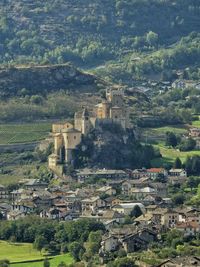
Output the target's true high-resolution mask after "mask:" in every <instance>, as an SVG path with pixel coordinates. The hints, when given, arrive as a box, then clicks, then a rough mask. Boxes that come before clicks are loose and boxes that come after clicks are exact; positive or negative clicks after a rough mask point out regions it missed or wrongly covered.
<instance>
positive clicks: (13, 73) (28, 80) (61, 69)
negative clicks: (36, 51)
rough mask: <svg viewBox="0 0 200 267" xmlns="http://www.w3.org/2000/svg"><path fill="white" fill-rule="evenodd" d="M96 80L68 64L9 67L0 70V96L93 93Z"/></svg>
mask: <svg viewBox="0 0 200 267" xmlns="http://www.w3.org/2000/svg"><path fill="white" fill-rule="evenodd" d="M97 83H99V82H98V79H97V78H96V77H95V76H94V75H91V74H88V73H84V72H82V71H79V70H77V69H76V68H75V67H73V66H72V65H70V64H62V65H48V66H29V67H11V68H3V69H0V95H1V96H5V97H11V96H16V95H20V94H21V92H22V89H26V90H25V92H27V94H29V95H32V94H46V93H48V92H51V91H56V90H60V89H68V90H70V89H74V88H76V89H78V90H82V89H83V90H84V89H85V88H87V91H91V90H92V91H95V90H96V89H97Z"/></svg>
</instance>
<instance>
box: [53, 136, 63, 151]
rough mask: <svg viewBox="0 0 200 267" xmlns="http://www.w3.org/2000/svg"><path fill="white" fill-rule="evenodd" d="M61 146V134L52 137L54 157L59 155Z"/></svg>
mask: <svg viewBox="0 0 200 267" xmlns="http://www.w3.org/2000/svg"><path fill="white" fill-rule="evenodd" d="M62 146H63V137H62V134H59V135H54V151H55V154H56V155H60V149H61V147H62Z"/></svg>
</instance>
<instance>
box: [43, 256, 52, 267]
mask: <svg viewBox="0 0 200 267" xmlns="http://www.w3.org/2000/svg"><path fill="white" fill-rule="evenodd" d="M43 267H50V262H49V260H48V259H47V258H46V259H45V260H44V263H43Z"/></svg>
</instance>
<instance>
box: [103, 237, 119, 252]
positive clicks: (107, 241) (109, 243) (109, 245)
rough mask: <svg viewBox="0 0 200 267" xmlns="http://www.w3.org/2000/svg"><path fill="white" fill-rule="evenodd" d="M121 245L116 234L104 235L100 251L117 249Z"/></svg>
mask: <svg viewBox="0 0 200 267" xmlns="http://www.w3.org/2000/svg"><path fill="white" fill-rule="evenodd" d="M118 247H119V240H118V238H117V237H115V236H104V237H103V238H102V242H101V249H100V252H103V253H104V252H112V251H116V250H117V248H118Z"/></svg>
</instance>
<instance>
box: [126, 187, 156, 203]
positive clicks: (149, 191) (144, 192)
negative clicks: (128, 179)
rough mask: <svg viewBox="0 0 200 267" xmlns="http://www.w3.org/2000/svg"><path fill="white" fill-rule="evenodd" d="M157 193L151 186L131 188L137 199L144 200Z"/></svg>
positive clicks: (132, 194)
mask: <svg viewBox="0 0 200 267" xmlns="http://www.w3.org/2000/svg"><path fill="white" fill-rule="evenodd" d="M156 195H157V192H156V190H155V189H153V188H151V187H144V188H132V189H131V196H132V197H133V198H134V199H135V200H143V199H144V198H145V197H146V196H156Z"/></svg>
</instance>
